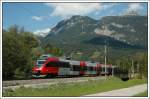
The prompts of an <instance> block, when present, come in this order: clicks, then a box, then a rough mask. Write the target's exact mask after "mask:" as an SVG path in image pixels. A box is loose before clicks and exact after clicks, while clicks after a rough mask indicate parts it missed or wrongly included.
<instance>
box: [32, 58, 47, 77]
mask: <svg viewBox="0 0 150 99" xmlns="http://www.w3.org/2000/svg"><path fill="white" fill-rule="evenodd" d="M45 61H46V60H45V59H38V60H37V61H36V64H35V66H34V67H33V69H32V77H34V78H36V77H44V76H45V74H43V69H44V68H43V65H44V63H45Z"/></svg>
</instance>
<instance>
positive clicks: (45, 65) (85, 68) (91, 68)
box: [32, 57, 114, 77]
mask: <svg viewBox="0 0 150 99" xmlns="http://www.w3.org/2000/svg"><path fill="white" fill-rule="evenodd" d="M113 68H114V66H112V65H106V72H105V65H104V64H100V63H98V62H90V61H75V60H67V59H64V58H59V57H46V58H42V59H38V60H37V61H36V65H35V66H34V68H33V69H32V73H33V77H38V76H46V77H55V76H97V75H105V74H107V75H112V73H113Z"/></svg>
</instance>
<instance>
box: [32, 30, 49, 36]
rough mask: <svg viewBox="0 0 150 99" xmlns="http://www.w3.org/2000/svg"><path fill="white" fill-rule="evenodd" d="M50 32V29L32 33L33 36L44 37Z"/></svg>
mask: <svg viewBox="0 0 150 99" xmlns="http://www.w3.org/2000/svg"><path fill="white" fill-rule="evenodd" d="M50 31H51V29H50V28H45V29H41V30H36V31H34V32H33V33H34V34H35V35H40V36H43V37H45V36H46V35H47V34H48V33H49V32H50Z"/></svg>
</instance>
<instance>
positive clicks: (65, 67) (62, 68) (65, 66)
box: [58, 61, 70, 76]
mask: <svg viewBox="0 0 150 99" xmlns="http://www.w3.org/2000/svg"><path fill="white" fill-rule="evenodd" d="M69 74H70V64H69V62H61V61H60V62H59V72H58V75H60V76H67V75H69Z"/></svg>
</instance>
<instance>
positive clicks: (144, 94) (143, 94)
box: [135, 91, 148, 97]
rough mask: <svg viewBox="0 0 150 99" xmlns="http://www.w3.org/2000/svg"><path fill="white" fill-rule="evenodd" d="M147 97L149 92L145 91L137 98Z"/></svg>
mask: <svg viewBox="0 0 150 99" xmlns="http://www.w3.org/2000/svg"><path fill="white" fill-rule="evenodd" d="M147 96H148V91H144V92H142V93H139V94H137V95H135V97H147Z"/></svg>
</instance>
